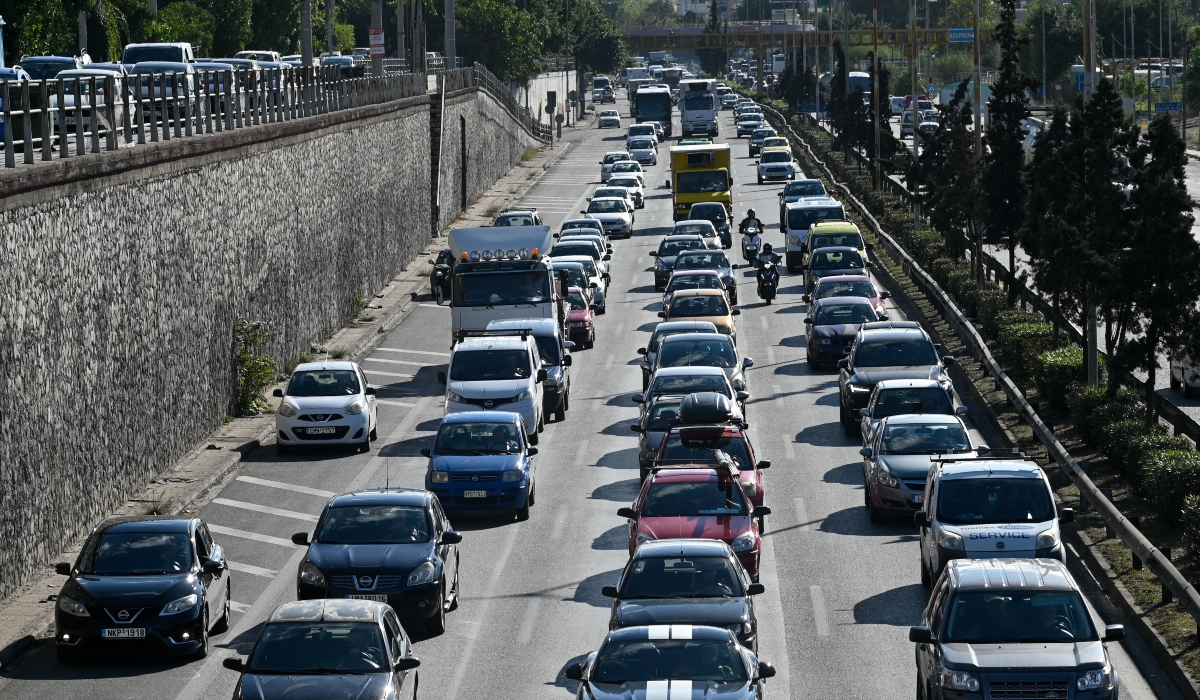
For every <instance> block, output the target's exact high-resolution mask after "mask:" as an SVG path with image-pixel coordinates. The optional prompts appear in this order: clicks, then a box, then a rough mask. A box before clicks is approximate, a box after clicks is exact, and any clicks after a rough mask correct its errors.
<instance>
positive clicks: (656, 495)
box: [642, 476, 749, 518]
mask: <svg viewBox="0 0 1200 700" xmlns="http://www.w3.org/2000/svg"><path fill="white" fill-rule="evenodd" d="M748 514H749V511H748V509H747V508H746V500H745V497H744V496H743V495H742V489H741V485H740V484H739V483H738V481H737V479H730V478H728V477H726V476H722V477H713V478H712V479H709V480H705V481H683V482H680V481H656V482H654V483H653V484H651V485H650V492H649V493H647V494H646V502H645V503H644V504H643V505H642V517H646V518H678V517H684V516H689V515H690V516H697V515H748Z"/></svg>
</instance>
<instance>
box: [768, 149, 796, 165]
mask: <svg viewBox="0 0 1200 700" xmlns="http://www.w3.org/2000/svg"><path fill="white" fill-rule="evenodd" d="M762 162H764V163H790V162H792V157H791V156H790V155H789V154H788V152H787V151H767V152H766V153H763V154H762Z"/></svg>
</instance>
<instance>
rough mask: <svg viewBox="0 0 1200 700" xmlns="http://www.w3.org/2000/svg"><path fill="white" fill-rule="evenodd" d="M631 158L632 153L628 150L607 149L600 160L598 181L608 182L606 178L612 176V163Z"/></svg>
mask: <svg viewBox="0 0 1200 700" xmlns="http://www.w3.org/2000/svg"><path fill="white" fill-rule="evenodd" d="M632 159H633V155H631V154H630V153H629V151H609V152H608V153H605V154H604V158H603V159H602V160H601V161H600V182H608V178H610V177H612V169H613V164H614V163H619V162H621V161H626V160H632Z"/></svg>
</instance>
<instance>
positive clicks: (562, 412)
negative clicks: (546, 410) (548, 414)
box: [554, 397, 567, 423]
mask: <svg viewBox="0 0 1200 700" xmlns="http://www.w3.org/2000/svg"><path fill="white" fill-rule="evenodd" d="M566 419H567V399H566V397H563V400H562V401H560V402H558V408H556V409H554V422H555V423H561V422H563V421H565V420H566Z"/></svg>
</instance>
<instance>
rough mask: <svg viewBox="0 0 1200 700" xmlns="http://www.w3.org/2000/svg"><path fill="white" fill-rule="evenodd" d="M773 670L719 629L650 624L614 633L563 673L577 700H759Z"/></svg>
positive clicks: (732, 635)
mask: <svg viewBox="0 0 1200 700" xmlns="http://www.w3.org/2000/svg"><path fill="white" fill-rule="evenodd" d="M774 675H775V667H774V666H772V665H771V664H769V663H766V662H765V661H759V660H758V657H757V656H755V654H754V652H752V651H750V650H749V649H747V648H746V647H744V646H742V645H741V644H738V641H737V637H736V636H734V634H733V632H730V631H729V630H727V629H721V628H718V627H701V626H698V625H696V626H693V625H650V626H647V627H626V628H624V629H619V630H613V631H611V632H609V633H608V636H606V637H605V638H604V642H603V643H602V644H601V645H600V649H599V650H597V651H594V652H592V653H591V654H588V656H587V658H586V659H585V660H584V661H581V662H577V663H573V664H570V665H568V666H567V667H566V668H564V669H563V676H565V677H566V678H568V679H570V680H574V681H579V687H578V689H577V690H576V694H575V696H576V698H578V699H579V700H584V699H585V698H586V699H587V700H628V698H676V697H678V698H692V697H703V698H705V700H759V698H761V697H762V681H763V680H764V679H766V678H771V677H773V676H774Z"/></svg>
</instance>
